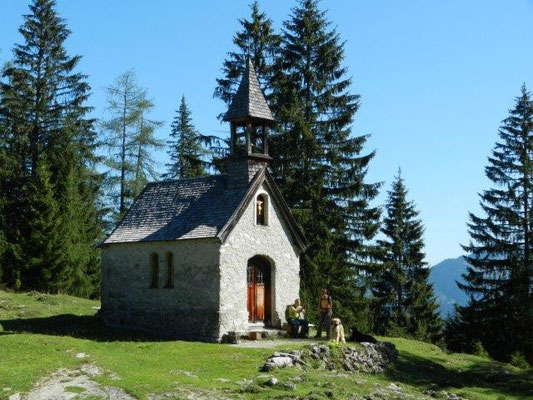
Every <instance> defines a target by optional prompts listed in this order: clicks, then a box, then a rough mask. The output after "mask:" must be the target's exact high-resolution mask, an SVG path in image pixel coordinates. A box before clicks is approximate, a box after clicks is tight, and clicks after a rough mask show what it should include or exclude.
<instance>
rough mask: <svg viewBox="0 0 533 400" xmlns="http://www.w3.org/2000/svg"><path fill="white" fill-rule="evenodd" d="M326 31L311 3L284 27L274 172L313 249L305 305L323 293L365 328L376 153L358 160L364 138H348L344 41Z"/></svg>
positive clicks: (354, 101)
mask: <svg viewBox="0 0 533 400" xmlns="http://www.w3.org/2000/svg"><path fill="white" fill-rule="evenodd" d="M330 25H331V24H330V22H329V21H328V20H327V18H326V12H325V11H321V10H319V8H318V1H316V0H301V1H300V2H299V4H298V6H297V7H295V8H293V10H292V13H291V15H290V17H289V19H288V21H286V22H285V23H284V25H283V26H284V28H283V32H282V35H281V36H282V43H281V46H280V53H279V57H278V58H277V62H276V65H275V68H274V69H275V73H274V77H273V80H272V82H273V94H272V108H273V111H274V114H275V116H276V120H277V123H278V124H277V129H276V132H275V134H274V136H273V137H272V140H271V146H270V149H271V154H272V155H273V157H274V160H273V162H272V172H273V174H274V176H275V178H276V180H277V181H278V183H279V184H280V187H281V189H282V191H283V194H284V196H285V199H286V200H287V202H288V204H289V206H290V207H291V208H292V210H293V212H294V214H295V216H296V218H297V219H298V221H299V223H300V224H301V225H302V226H303V228H304V231H305V232H306V235H307V237H308V239H309V241H310V243H311V246H310V248H309V249H308V251H307V252H306V254H305V255H304V256H303V257H302V268H301V277H302V294H303V298H304V300H305V301H306V302H308V303H314V302H315V300H316V298H317V296H318V290H319V289H320V287H327V288H329V289H330V291H331V293H332V295H333V298H334V299H335V298H337V299H340V298H342V303H341V302H340V301H339V302H337V303H336V304H335V307H336V314H337V315H340V316H341V317H342V318H343V319H344V321H345V322H346V323H347V325H350V324H355V323H358V324H359V327H360V328H361V329H363V330H369V329H371V321H370V320H371V315H370V312H369V308H368V304H367V300H366V298H365V296H364V294H365V292H366V276H365V275H366V271H367V269H368V268H369V263H370V261H371V257H370V256H371V253H372V251H373V248H372V246H371V245H370V240H372V239H373V238H374V236H375V235H376V233H377V231H378V228H379V216H380V211H379V208H377V207H372V206H371V205H370V201H372V199H374V197H375V196H376V195H377V193H378V189H379V186H380V184H376V183H367V182H366V172H367V168H368V165H369V162H370V161H371V159H372V158H373V157H374V152H370V153H368V154H365V155H361V153H362V152H363V147H364V145H365V142H366V140H367V136H354V135H352V130H351V125H352V122H353V118H354V115H355V113H356V112H357V110H358V108H359V95H356V94H353V93H351V92H350V88H351V84H352V82H351V78H349V77H347V73H348V71H347V68H346V67H344V66H343V60H344V42H342V41H341V39H340V37H339V34H338V33H337V31H336V29H334V28H331V26H330ZM310 311H311V312H313V311H314V307H313V308H312V309H311V310H310Z"/></svg>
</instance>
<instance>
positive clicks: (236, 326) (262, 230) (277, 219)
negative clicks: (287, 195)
mask: <svg viewBox="0 0 533 400" xmlns="http://www.w3.org/2000/svg"><path fill="white" fill-rule="evenodd" d="M260 193H266V194H267V195H268V210H267V213H268V226H262V225H256V224H255V197H256V196H257V195H258V194H260ZM256 255H263V256H266V258H268V259H269V260H271V263H272V264H273V265H272V302H273V304H272V305H271V307H272V314H273V315H272V317H273V318H272V319H273V320H272V323H273V325H275V326H280V324H281V322H282V321H284V320H285V308H286V306H287V305H288V304H291V303H293V302H294V299H295V298H297V297H298V296H299V291H300V274H299V272H300V262H299V251H298V248H297V247H296V246H295V245H293V244H292V242H291V234H290V231H289V229H288V227H287V226H286V224H285V222H284V221H283V220H282V218H281V216H280V213H279V209H278V207H277V206H276V205H275V204H273V201H272V196H270V194H269V193H268V191H267V189H266V188H265V187H264V186H262V187H260V188H259V189H258V191H257V192H256V193H255V195H254V198H253V200H252V201H251V202H250V204H249V205H248V207H247V208H246V210H245V211H244V213H243V215H242V216H241V218H240V220H239V221H238V222H237V224H236V225H235V227H234V228H233V230H232V231H231V233H230V234H229V236H228V237H227V239H226V241H225V242H224V243H223V244H222V245H221V248H220V276H221V278H220V280H221V282H220V335H223V334H224V333H226V332H228V331H241V330H245V329H247V328H248V311H247V306H246V300H247V299H246V267H247V264H248V260H249V259H250V258H252V257H253V256H256Z"/></svg>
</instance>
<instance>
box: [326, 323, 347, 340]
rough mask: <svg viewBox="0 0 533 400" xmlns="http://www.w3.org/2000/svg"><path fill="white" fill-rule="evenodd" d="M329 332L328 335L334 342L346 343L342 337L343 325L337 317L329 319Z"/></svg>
mask: <svg viewBox="0 0 533 400" xmlns="http://www.w3.org/2000/svg"><path fill="white" fill-rule="evenodd" d="M329 332H330V333H329V337H330V338H331V340H333V341H334V342H335V343H339V342H341V343H346V339H344V327H343V326H342V322H341V320H340V319H339V318H332V319H331V325H330V328H329Z"/></svg>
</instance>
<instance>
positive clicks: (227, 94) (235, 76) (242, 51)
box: [214, 0, 281, 105]
mask: <svg viewBox="0 0 533 400" xmlns="http://www.w3.org/2000/svg"><path fill="white" fill-rule="evenodd" d="M250 9H251V11H252V13H251V15H250V19H244V18H243V19H239V23H240V25H241V27H242V30H240V31H239V32H237V33H236V34H235V36H234V37H233V44H234V45H235V47H236V50H235V51H231V52H229V53H228V56H229V57H228V59H226V60H224V63H223V67H222V71H223V77H222V78H219V79H217V87H216V89H215V93H214V96H215V97H218V98H220V99H221V100H222V101H224V102H225V103H226V104H227V105H229V104H230V103H231V100H232V99H233V95H234V94H235V93H236V91H237V87H238V86H239V82H240V78H241V76H242V74H243V73H244V67H245V66H246V59H247V57H248V56H250V57H251V59H252V62H253V64H254V68H255V72H256V75H257V79H258V81H259V85H260V86H261V89H262V90H263V93H264V94H265V95H266V97H267V100H268V98H269V95H270V93H271V89H272V84H271V80H272V75H273V65H274V61H275V56H276V54H277V51H278V49H279V45H280V41H281V38H280V36H279V35H277V34H276V33H275V32H274V28H273V26H272V20H271V19H270V18H268V17H267V15H266V14H265V13H264V12H261V10H260V8H259V2H258V1H257V0H255V1H254V2H253V3H252V4H251V5H250Z"/></svg>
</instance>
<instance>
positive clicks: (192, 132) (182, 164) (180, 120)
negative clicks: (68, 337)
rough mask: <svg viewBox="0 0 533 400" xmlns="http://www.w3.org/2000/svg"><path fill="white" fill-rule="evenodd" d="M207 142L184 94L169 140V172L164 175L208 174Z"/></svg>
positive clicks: (171, 176) (181, 177)
mask: <svg viewBox="0 0 533 400" xmlns="http://www.w3.org/2000/svg"><path fill="white" fill-rule="evenodd" d="M205 143H206V142H205V138H204V137H203V136H202V135H201V134H200V133H199V132H198V131H197V130H196V128H195V127H194V124H193V121H192V116H191V111H190V109H189V106H188V105H187V102H186V100H185V96H184V95H183V96H182V97H181V103H180V106H179V108H178V110H176V115H175V117H174V121H172V125H171V131H170V139H169V140H168V142H167V144H168V155H169V157H170V162H169V163H168V164H166V167H167V172H166V173H165V174H164V175H163V177H164V178H166V179H186V178H196V177H199V176H204V175H206V167H207V162H206V161H205V157H206V155H207V154H208V151H207V150H206V148H205V147H204V144H205Z"/></svg>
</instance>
